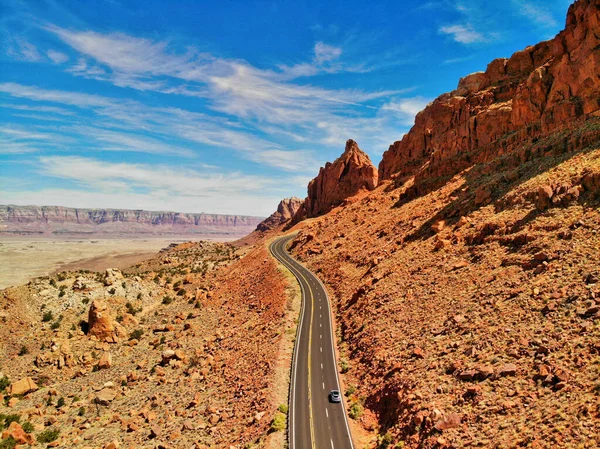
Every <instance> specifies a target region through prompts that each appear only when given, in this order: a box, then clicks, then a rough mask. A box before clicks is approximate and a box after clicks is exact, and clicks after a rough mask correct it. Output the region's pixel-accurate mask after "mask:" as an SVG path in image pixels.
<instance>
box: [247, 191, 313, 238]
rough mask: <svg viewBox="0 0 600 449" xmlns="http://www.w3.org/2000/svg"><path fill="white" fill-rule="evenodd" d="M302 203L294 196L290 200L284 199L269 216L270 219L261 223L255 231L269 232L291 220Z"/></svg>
mask: <svg viewBox="0 0 600 449" xmlns="http://www.w3.org/2000/svg"><path fill="white" fill-rule="evenodd" d="M302 203H303V201H302V200H301V199H300V198H297V197H295V196H293V197H291V198H284V199H283V200H281V201H280V202H279V205H278V206H277V210H276V211H275V212H273V214H271V216H270V217H268V218H267V219H265V220H264V221H261V222H260V223H259V224H258V226H257V227H256V230H257V231H263V232H264V231H269V230H271V229H274V228H276V227H277V226H279V225H282V224H284V223H286V222H288V221H290V220H291V219H292V217H293V216H294V215H295V214H296V212H298V209H300V206H302Z"/></svg>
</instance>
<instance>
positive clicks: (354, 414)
mask: <svg viewBox="0 0 600 449" xmlns="http://www.w3.org/2000/svg"><path fill="white" fill-rule="evenodd" d="M362 414H363V407H362V405H361V404H360V403H359V402H353V403H352V405H350V410H348V416H349V417H350V418H352V419H354V420H356V419H358V418H360V417H361V416H362Z"/></svg>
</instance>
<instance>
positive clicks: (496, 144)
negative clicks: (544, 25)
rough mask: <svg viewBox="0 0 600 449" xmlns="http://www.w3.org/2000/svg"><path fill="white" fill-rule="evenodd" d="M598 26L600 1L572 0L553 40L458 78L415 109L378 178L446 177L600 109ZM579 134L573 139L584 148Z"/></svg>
mask: <svg viewBox="0 0 600 449" xmlns="http://www.w3.org/2000/svg"><path fill="white" fill-rule="evenodd" d="M598 29H600V8H599V7H598V2H597V1H596V0H578V1H576V2H575V3H574V4H573V5H571V7H570V8H569V12H568V17H567V22H566V28H565V30H564V31H562V32H561V33H559V34H558V35H557V36H556V37H555V38H554V39H552V40H549V41H546V42H541V43H540V44H537V45H535V46H532V47H527V48H526V49H524V50H522V51H519V52H517V53H515V54H514V55H512V56H511V57H510V58H509V59H506V58H501V59H496V60H494V61H492V62H491V63H490V64H489V65H488V67H487V69H486V71H485V72H479V73H474V74H471V75H468V76H466V77H465V78H463V79H461V80H460V82H459V84H458V88H457V89H456V90H455V91H454V92H451V93H447V94H443V95H441V96H440V97H438V98H437V99H436V100H434V101H433V102H432V103H430V104H429V105H428V106H427V107H426V108H425V109H424V110H423V111H421V112H420V113H419V114H417V117H416V119H415V125H414V126H413V128H412V129H411V130H410V131H409V133H408V134H406V135H405V136H404V137H403V139H402V140H401V141H397V142H395V143H394V144H393V145H391V146H390V148H389V149H388V150H387V151H386V152H385V153H384V155H383V159H382V161H381V163H380V164H379V176H380V179H389V178H391V177H392V176H393V175H395V177H397V178H398V179H399V180H400V181H401V182H402V178H408V177H410V176H412V175H421V178H422V179H426V178H429V179H431V178H434V177H440V176H451V175H454V174H456V173H458V172H459V171H461V170H463V169H465V168H467V167H468V166H470V165H472V164H473V163H477V162H484V161H487V160H489V159H491V158H493V157H496V156H497V155H499V154H504V153H509V152H512V151H514V150H515V149H517V148H520V147H522V144H523V143H524V142H525V141H532V140H534V139H537V138H539V137H540V136H547V135H549V134H550V133H552V132H555V131H558V130H561V129H565V128H569V127H570V125H571V124H573V123H574V122H581V121H583V120H585V119H586V118H587V117H590V116H592V115H594V116H598V115H600V77H599V76H598V74H599V73H600V50H599V45H600V33H598ZM596 136H597V131H596ZM583 140H584V141H583V142H576V143H574V144H573V143H571V145H578V146H579V147H582V146H583V145H585V143H586V142H585V139H583ZM588 143H589V142H588ZM568 144H569V143H565V145H568Z"/></svg>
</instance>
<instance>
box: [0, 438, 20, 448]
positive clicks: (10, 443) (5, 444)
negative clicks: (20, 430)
mask: <svg viewBox="0 0 600 449" xmlns="http://www.w3.org/2000/svg"><path fill="white" fill-rule="evenodd" d="M15 447H17V440H15V439H14V438H13V437H8V438H6V439H4V440H2V441H0V449H14V448H15Z"/></svg>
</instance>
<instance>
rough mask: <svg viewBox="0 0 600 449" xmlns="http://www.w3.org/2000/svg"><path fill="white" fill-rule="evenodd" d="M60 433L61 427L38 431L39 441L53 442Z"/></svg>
mask: <svg viewBox="0 0 600 449" xmlns="http://www.w3.org/2000/svg"><path fill="white" fill-rule="evenodd" d="M58 435H60V430H59V429H46V430H44V431H43V432H41V433H38V435H37V440H38V442H39V443H52V442H53V441H54V440H56V439H57V438H58Z"/></svg>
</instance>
